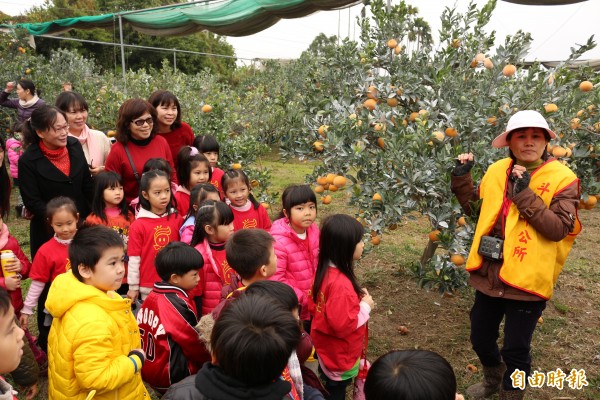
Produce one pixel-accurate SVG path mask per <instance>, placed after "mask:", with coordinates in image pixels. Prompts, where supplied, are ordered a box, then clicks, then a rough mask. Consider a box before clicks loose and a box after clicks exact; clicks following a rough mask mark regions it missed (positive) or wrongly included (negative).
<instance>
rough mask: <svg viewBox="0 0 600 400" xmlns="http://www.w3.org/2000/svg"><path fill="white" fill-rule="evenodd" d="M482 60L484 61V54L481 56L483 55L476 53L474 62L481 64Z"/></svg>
mask: <svg viewBox="0 0 600 400" xmlns="http://www.w3.org/2000/svg"><path fill="white" fill-rule="evenodd" d="M484 60H485V54H483V53H478V54H477V55H476V56H475V61H477V62H483V61H484Z"/></svg>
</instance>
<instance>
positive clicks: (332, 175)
mask: <svg viewBox="0 0 600 400" xmlns="http://www.w3.org/2000/svg"><path fill="white" fill-rule="evenodd" d="M336 176H337V175H336V174H327V183H329V184H332V183H333V180H334V179H335V177H336Z"/></svg>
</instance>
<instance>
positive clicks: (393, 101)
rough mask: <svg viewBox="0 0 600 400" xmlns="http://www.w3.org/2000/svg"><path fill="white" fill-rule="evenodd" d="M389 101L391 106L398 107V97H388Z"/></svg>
mask: <svg viewBox="0 0 600 400" xmlns="http://www.w3.org/2000/svg"><path fill="white" fill-rule="evenodd" d="M387 103H388V106H390V107H396V106H398V99H397V98H395V97H388V99H387Z"/></svg>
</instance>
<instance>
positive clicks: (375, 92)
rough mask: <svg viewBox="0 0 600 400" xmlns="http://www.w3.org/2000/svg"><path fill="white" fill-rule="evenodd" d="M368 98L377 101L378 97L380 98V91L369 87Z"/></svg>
mask: <svg viewBox="0 0 600 400" xmlns="http://www.w3.org/2000/svg"><path fill="white" fill-rule="evenodd" d="M367 97H368V98H369V99H373V100H375V99H376V98H377V97H379V90H377V88H376V87H375V86H369V88H368V89H367Z"/></svg>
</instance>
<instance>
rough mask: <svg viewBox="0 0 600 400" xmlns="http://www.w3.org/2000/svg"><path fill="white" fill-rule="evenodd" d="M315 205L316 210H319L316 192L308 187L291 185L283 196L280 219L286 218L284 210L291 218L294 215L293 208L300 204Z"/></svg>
mask: <svg viewBox="0 0 600 400" xmlns="http://www.w3.org/2000/svg"><path fill="white" fill-rule="evenodd" d="M311 201H312V202H313V203H315V209H316V208H317V196H316V195H315V192H313V190H312V189H311V188H310V186H308V185H290V186H288V187H286V188H285V190H284V191H283V194H282V195H281V202H282V203H283V208H282V209H281V213H280V214H279V217H278V218H284V217H285V214H284V213H283V210H285V212H286V213H287V217H288V218H290V215H292V208H294V207H295V206H297V205H298V204H304V203H308V202H311Z"/></svg>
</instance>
